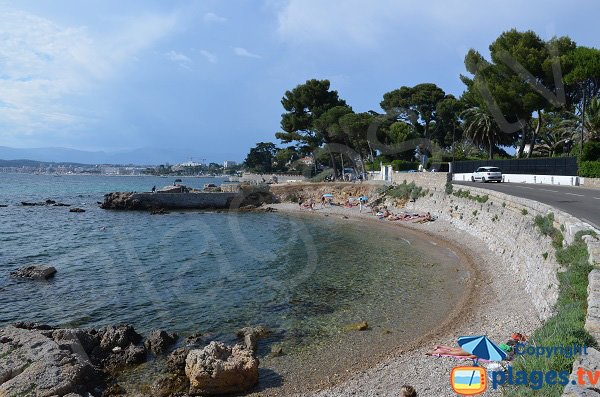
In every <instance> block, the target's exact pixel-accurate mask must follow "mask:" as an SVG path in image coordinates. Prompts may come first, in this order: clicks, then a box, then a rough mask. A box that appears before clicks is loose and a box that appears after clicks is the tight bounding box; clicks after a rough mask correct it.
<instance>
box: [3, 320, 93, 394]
mask: <svg viewBox="0 0 600 397" xmlns="http://www.w3.org/2000/svg"><path fill="white" fill-rule="evenodd" d="M46 332H49V331H40V330H37V329H25V328H17V327H14V326H8V327H6V328H3V329H0V357H2V359H1V360H0V396H21V395H22V396H26V395H27V396H39V397H46V396H55V395H60V396H62V395H66V394H69V393H81V392H84V391H85V390H89V389H90V388H91V387H92V386H93V385H94V384H95V383H97V382H98V380H99V372H98V371H97V370H96V369H95V368H94V366H93V365H92V364H91V363H90V361H89V359H88V358H87V356H86V355H85V351H84V349H83V347H82V346H81V344H80V343H78V342H77V340H68V341H66V340H65V339H60V340H58V341H57V340H54V339H53V338H52V336H51V333H50V334H48V333H46Z"/></svg>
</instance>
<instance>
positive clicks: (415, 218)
mask: <svg viewBox="0 0 600 397" xmlns="http://www.w3.org/2000/svg"><path fill="white" fill-rule="evenodd" d="M373 212H374V213H375V216H377V217H378V218H379V219H387V220H388V221H412V222H413V223H427V222H433V221H434V220H435V217H434V216H433V215H431V213H430V212H428V213H427V214H426V215H420V214H416V213H405V212H403V213H400V214H394V213H392V212H390V211H389V210H388V209H387V208H386V207H382V208H374V209H373Z"/></svg>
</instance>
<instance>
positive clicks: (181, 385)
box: [150, 375, 190, 397]
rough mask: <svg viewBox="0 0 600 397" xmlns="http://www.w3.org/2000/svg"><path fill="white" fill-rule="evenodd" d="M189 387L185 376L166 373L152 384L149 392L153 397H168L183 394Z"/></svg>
mask: <svg viewBox="0 0 600 397" xmlns="http://www.w3.org/2000/svg"><path fill="white" fill-rule="evenodd" d="M189 387H190V381H189V380H188V378H186V377H185V376H177V375H166V376H164V377H162V378H159V379H158V380H156V381H155V382H154V384H152V387H151V390H150V391H151V392H152V396H154V397H170V396H173V395H185V393H186V392H187V391H188V389H189Z"/></svg>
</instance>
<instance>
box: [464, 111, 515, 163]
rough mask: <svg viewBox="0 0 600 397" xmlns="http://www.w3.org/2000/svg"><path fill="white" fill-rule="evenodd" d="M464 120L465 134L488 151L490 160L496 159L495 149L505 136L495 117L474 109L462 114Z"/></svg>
mask: <svg viewBox="0 0 600 397" xmlns="http://www.w3.org/2000/svg"><path fill="white" fill-rule="evenodd" d="M461 118H462V119H463V120H464V134H465V136H467V137H469V138H470V139H471V140H472V141H473V142H474V143H475V144H476V145H480V146H483V147H485V148H486V149H487V150H488V160H492V159H493V158H494V148H495V147H496V144H497V143H500V142H502V141H503V140H504V139H503V138H505V134H504V133H503V132H502V130H501V129H500V127H499V126H498V124H496V120H494V117H493V116H492V115H491V114H489V113H488V112H487V111H485V110H484V109H482V108H480V107H472V108H469V109H467V110H465V111H464V112H462V113H461Z"/></svg>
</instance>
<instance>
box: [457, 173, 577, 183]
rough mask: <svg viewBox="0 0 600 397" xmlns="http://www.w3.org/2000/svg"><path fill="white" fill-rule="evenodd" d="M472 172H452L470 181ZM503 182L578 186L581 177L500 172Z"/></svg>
mask: <svg viewBox="0 0 600 397" xmlns="http://www.w3.org/2000/svg"><path fill="white" fill-rule="evenodd" d="M472 175H473V174H472V173H464V174H454V180H455V181H470V180H471V176H472ZM502 180H503V181H504V182H512V183H540V184H544V185H563V186H564V185H566V186H579V184H580V183H581V182H580V181H581V178H579V177H577V176H559V175H526V174H502Z"/></svg>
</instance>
